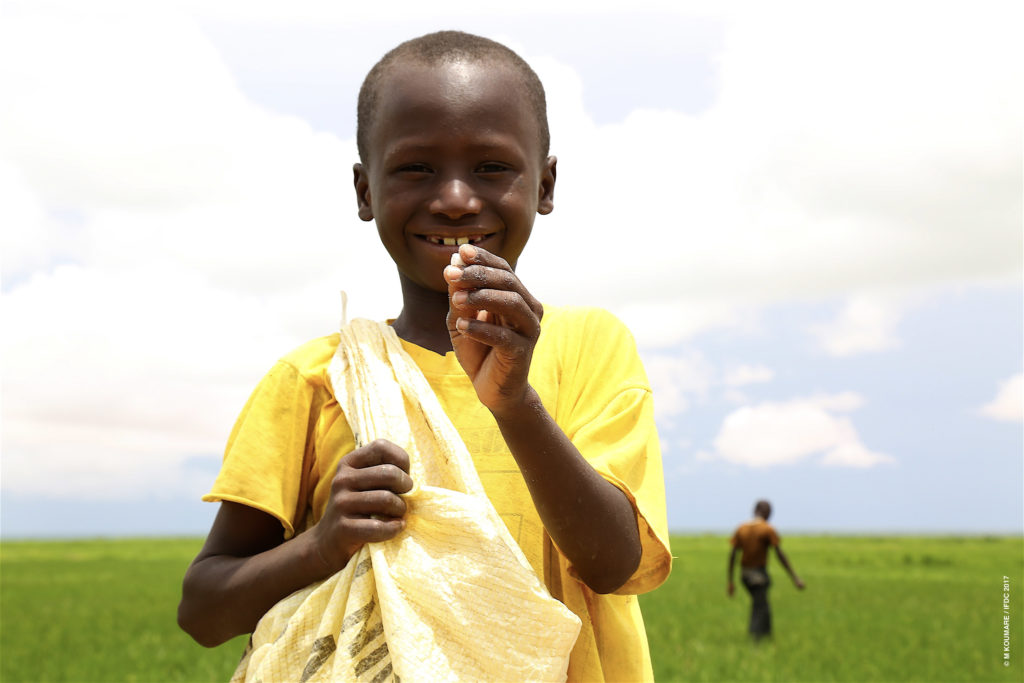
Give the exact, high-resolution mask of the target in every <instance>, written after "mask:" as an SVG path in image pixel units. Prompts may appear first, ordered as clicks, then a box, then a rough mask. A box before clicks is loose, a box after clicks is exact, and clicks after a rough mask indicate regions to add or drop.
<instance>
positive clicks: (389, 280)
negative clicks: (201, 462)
mask: <svg viewBox="0 0 1024 683" xmlns="http://www.w3.org/2000/svg"><path fill="white" fill-rule="evenodd" d="M655 4H657V3H655ZM186 5H187V6H190V7H193V8H199V7H200V4H199V3H186ZM201 5H202V7H201V8H199V9H196V10H195V11H196V12H198V13H199V14H200V15H201V16H203V17H206V18H213V19H215V20H217V21H219V22H225V23H226V24H227V25H229V26H230V27H231V29H232V30H236V31H245V30H253V29H251V28H247V26H246V21H247V20H248V19H252V18H256V19H259V16H258V15H259V14H260V13H261V12H263V13H266V17H270V18H272V19H274V20H275V21H276V20H277V19H278V18H280V16H279V15H280V13H281V9H280V8H281V7H283V5H281V4H280V3H244V4H243V3H231V2H228V3H217V4H216V5H212V4H208V3H202V4H201ZM644 6H645V7H653V5H647V4H645V5H644ZM338 7H340V5H338V4H336V3H307V4H304V5H302V6H299V7H297V8H296V9H295V13H294V14H291V15H289V16H293V17H296V22H297V23H299V24H302V23H308V24H309V25H313V26H315V25H317V24H318V22H319V20H320V19H321V18H322V17H324V16H325V15H326V16H327V17H328V18H330V17H333V18H334V20H336V21H341V20H342V18H343V17H341V10H338V9H337V8H338ZM374 7H376V6H374ZM534 7H540V6H539V5H534ZM708 7H710V5H703V4H698V5H696V6H693V5H687V11H691V12H697V13H698V14H700V13H702V12H710V13H711V14H714V13H715V12H716V11H717V10H708V9H707V8H708ZM816 7H817V6H813V5H812V6H808V7H806V8H802V9H801V11H800V12H799V13H798V14H797V13H790V12H786V11H781V10H777V9H776V8H775V7H773V8H770V9H768V8H766V9H764V10H757V8H756V6H753V5H751V6H750V11H749V13H748V12H747V11H746V9H745V10H744V11H743V12H729V13H726V14H723V15H721V16H722V19H721V20H722V21H723V22H724V23H723V26H724V29H723V30H724V34H725V36H726V40H725V47H724V48H723V51H722V52H721V54H718V55H715V56H714V57H715V61H716V63H718V64H719V65H720V71H719V72H718V74H717V76H718V82H717V84H718V94H719V97H718V99H717V101H716V102H715V103H714V104H713V105H712V106H711V107H710V108H709V109H708V110H706V111H704V112H701V113H699V114H683V113H680V112H674V111H634V112H633V113H632V114H631V115H630V116H629V117H627V118H626V119H625V120H624V121H622V122H620V123H618V124H615V125H608V126H599V125H596V124H595V123H594V122H593V120H592V119H591V117H590V116H589V115H588V114H587V112H586V110H585V108H584V106H583V99H582V92H583V88H584V84H583V82H582V81H581V80H580V78H579V76H578V75H577V73H576V71H575V70H574V69H573V68H572V67H571V65H567V64H564V63H559V62H557V61H554V60H553V59H551V58H549V57H545V56H544V55H538V54H527V55H525V56H526V57H527V58H529V59H530V61H531V62H532V63H534V64H535V66H536V67H537V69H538V71H539V72H540V73H541V76H542V78H544V80H545V82H546V85H547V89H548V93H549V98H550V104H551V124H552V130H553V141H554V145H555V148H554V150H553V151H554V152H555V153H556V154H558V155H559V157H560V162H559V185H558V192H557V193H556V196H557V199H558V201H557V210H556V212H555V214H554V215H553V216H551V217H547V218H545V219H541V220H540V221H539V222H538V225H537V229H536V230H535V233H534V235H535V237H534V243H533V244H531V246H530V248H529V249H528V250H527V253H526V255H525V256H524V261H523V268H522V271H521V272H522V274H523V277H524V281H526V282H527V283H528V285H529V286H530V287H531V288H532V289H535V290H536V291H537V292H538V294H539V295H540V296H541V298H542V299H544V300H546V301H551V302H552V303H561V302H585V303H592V304H593V303H596V304H600V305H604V306H607V307H609V308H612V309H613V310H615V311H617V312H619V313H620V314H621V315H622V317H623V318H624V320H626V322H627V323H628V324H630V325H631V327H632V328H633V329H634V331H635V332H636V336H637V339H638V342H639V343H640V345H641V346H642V347H644V348H647V349H656V348H668V347H669V346H672V345H674V344H675V343H676V342H678V341H679V340H681V339H684V338H686V337H688V336H692V335H693V334H696V333H698V332H700V331H702V330H707V329H711V328H716V327H719V328H720V327H730V328H734V329H739V330H749V329H750V328H751V326H752V325H756V320H757V315H758V308H759V307H760V306H761V305H763V304H764V303H766V302H774V301H780V300H792V299H800V298H806V297H809V296H828V295H834V294H836V293H847V292H849V291H860V290H862V289H863V288H864V287H865V283H869V284H870V285H872V286H875V287H877V288H878V289H879V290H880V291H881V290H885V288H886V287H895V288H898V287H902V286H906V285H908V284H915V283H916V284H922V283H923V284H928V283H937V282H945V281H949V280H957V279H960V280H963V279H968V280H969V279H972V278H998V277H1001V276H1003V275H1005V274H1006V273H1007V272H1019V268H1020V253H1021V249H1020V233H1019V224H1018V220H1019V215H1020V199H1019V185H1020V163H1019V161H1020V128H1019V118H1020V112H1021V106H1020V92H1019V89H1017V88H1013V87H1009V84H1014V83H1017V82H1019V81H1020V78H1019V76H1020V74H1019V73H1018V72H1019V68H1020V67H1019V61H1018V60H1016V59H1014V58H1013V57H1012V54H1011V55H1009V56H1008V54H1007V52H1006V51H1007V50H1009V49H1010V48H1009V47H1008V46H1009V45H1012V40H1008V39H1007V38H1009V37H1012V34H1011V33H1010V32H1011V31H1012V28H1011V27H1012V26H1013V22H1008V21H1000V20H994V19H999V18H998V17H993V16H991V15H988V14H986V13H985V10H984V8H982V9H974V8H972V10H971V12H970V13H968V14H965V15H964V16H960V15H959V14H956V15H953V14H944V13H943V10H941V9H939V8H934V9H933V10H932V11H930V12H929V13H928V16H927V22H926V23H925V24H921V23H920V20H921V19H922V17H920V16H919V14H920V13H919V12H916V11H915V12H907V11H906V10H905V9H901V6H899V5H897V6H895V7H887V9H886V15H887V21H886V22H878V21H876V19H877V17H875V16H873V14H872V13H871V12H865V13H864V14H863V16H862V17H861V16H860V15H855V16H845V15H843V14H834V15H833V14H827V13H826V14H822V12H825V10H823V9H821V8H816ZM203 8H205V9H203ZM359 11H363V10H359ZM391 11H392V10H389V9H385V6H384V5H381V6H380V8H378V9H374V10H373V11H372V12H371V11H370V10H365V12H364V14H356V15H354V14H350V13H349V8H348V6H347V5H346V9H345V10H344V12H345V17H344V19H345V20H351V21H365V22H367V24H366V26H367V28H368V29H372V28H373V27H374V26H375V25H376V24H373V23H372V22H373V21H376V20H377V18H378V17H380V16H381V15H382V14H383V13H385V12H387V13H388V18H392V17H393V15H391V14H390V12H391ZM601 11H609V12H611V11H612V10H611V9H609V8H607V7H605V8H602V9H601ZM857 11H858V12H859V11H860V9H859V8H858V10H857ZM236 12H239V13H240V14H236ZM901 12H903V13H902V14H901ZM4 13H5V14H4V17H3V21H0V89H2V90H3V92H4V96H5V101H4V107H3V108H2V109H0V196H3V197H4V201H3V202H0V225H3V228H4V238H3V245H2V246H3V272H4V297H3V305H4V326H5V332H4V336H3V339H2V349H0V350H2V353H3V363H4V369H3V370H4V376H3V382H4V403H3V419H4V464H3V466H4V476H3V481H4V487H5V488H11V489H14V490H19V491H32V492H44V491H46V490H53V487H60V486H64V485H65V484H64V481H75V479H74V477H79V479H78V481H80V482H83V483H84V482H93V483H94V484H95V486H93V483H90V484H89V485H88V486H85V485H84V484H83V486H82V487H79V488H77V489H76V492H77V493H79V494H81V495H93V494H94V495H104V494H102V493H100V492H101V491H110V492H117V493H118V495H120V492H123V491H126V490H135V491H138V492H139V495H145V486H143V485H141V484H140V482H150V483H152V482H164V483H166V482H172V483H173V482H175V481H177V480H176V479H175V476H176V475H175V472H176V470H175V467H176V464H177V463H180V462H181V461H182V459H183V458H185V457H187V456H188V455H192V454H211V453H219V452H220V450H221V448H222V447H223V439H224V436H225V433H226V430H227V429H228V428H230V423H231V421H232V420H233V417H234V414H235V413H236V411H237V410H238V409H239V408H240V407H241V403H242V401H244V398H245V396H246V395H247V393H248V391H249V390H250V389H251V388H252V386H253V384H254V383H255V381H256V380H257V379H258V377H259V375H260V374H261V373H262V372H263V371H264V370H265V369H266V368H267V367H268V365H269V364H270V363H271V362H272V361H273V359H274V358H275V357H277V356H278V355H280V354H282V353H284V352H285V351H286V350H287V349H288V348H290V347H291V346H293V345H294V344H296V343H298V342H300V341H302V340H304V339H306V338H308V337H312V336H315V335H316V334H320V333H326V332H330V331H331V330H332V329H333V328H334V325H335V321H336V319H337V317H338V305H337V299H336V290H337V289H338V288H339V287H341V286H344V287H346V288H347V289H349V291H350V294H351V295H352V314H353V315H363V316H368V317H375V318H379V317H384V316H386V315H393V314H394V313H395V312H397V310H398V308H399V305H400V304H399V301H400V300H399V297H398V292H397V282H396V278H395V277H394V269H393V265H392V264H391V263H390V262H389V261H388V259H387V256H386V254H385V253H384V252H383V250H382V249H380V247H379V245H378V244H377V241H376V236H375V233H374V230H373V227H372V226H371V225H368V224H363V223H360V222H359V221H358V220H357V219H356V218H355V215H354V201H353V196H352V190H351V189H350V186H351V181H350V172H349V170H348V169H349V164H350V163H351V161H353V160H354V158H355V151H354V145H353V143H352V140H342V139H338V138H337V137H335V136H332V135H327V134H322V133H316V132H314V131H313V130H312V129H311V127H310V126H309V125H307V124H306V123H305V122H304V121H302V120H299V119H297V118H294V117H287V116H282V115H278V114H275V113H274V112H271V111H268V110H266V109H264V108H262V107H260V106H257V105H255V104H254V103H253V102H252V101H250V99H249V98H247V97H246V95H245V94H244V93H243V92H242V90H241V89H240V88H239V86H238V84H237V83H236V80H235V74H233V73H232V72H231V71H230V70H229V69H228V68H227V66H226V65H225V63H224V60H223V59H222V58H221V55H220V54H219V52H218V49H217V46H216V45H215V44H213V43H211V41H210V39H209V38H208V36H207V34H205V33H204V32H203V31H202V30H201V29H200V27H199V26H198V25H197V23H196V21H195V20H194V19H193V18H192V17H191V16H190V15H188V14H183V13H181V12H180V11H178V10H176V9H175V6H174V5H173V4H167V5H165V4H163V3H157V4H151V3H134V2H121V3H98V2H90V3H86V4H82V3H73V2H66V3H56V2H48V3H36V4H28V3H8V4H6V5H5V6H4ZM426 14H430V16H424V15H426ZM239 16H242V17H243V19H241V20H240V19H237V17H239ZM420 16H423V17H424V18H422V20H419V19H417V20H416V21H422V23H416V21H414V22H412V23H411V24H410V35H411V34H412V33H413V32H414V31H415V30H416V28H417V27H421V28H422V29H423V30H427V29H428V28H435V27H436V26H437V24H438V22H440V21H443V20H445V19H446V18H450V15H445V14H444V13H443V11H441V12H437V11H435V9H434V8H433V7H431V9H430V10H429V12H428V11H427V10H421V14H420ZM617 16H627V15H624V14H620V15H617ZM716 16H717V15H716ZM796 17H800V20H799V21H798V20H796ZM659 19H660V20H664V17H663V16H661V15H659ZM648 20H651V19H649V18H648V19H645V18H644V16H641V15H636V16H635V17H633V18H632V19H630V20H629V21H634V22H636V23H635V24H629V23H626V24H624V25H623V26H624V30H628V29H632V28H636V29H638V30H639V29H642V27H643V22H644V21H648ZM682 20H683V19H681V21H682ZM328 25H329V24H328ZM808 27H812V29H813V30H808ZM854 29H855V30H854ZM910 29H913V30H910ZM369 33H372V32H368V34H369ZM908 35H912V36H913V37H914V40H915V41H916V42H915V45H914V46H913V47H914V49H913V50H912V51H907V49H906V48H907V43H906V40H907V36H908ZM567 39H571V36H567ZM864 44H870V45H872V50H871V51H870V52H869V53H865V52H864V50H862V49H861V47H862V45H864ZM950 45H955V46H960V49H951V48H950ZM388 47H390V45H381V46H379V48H380V50H379V51H380V52H383V51H384V50H385V49H387V48H388ZM274 49H277V50H281V51H287V50H288V49H289V45H287V44H282V45H277V46H275V48H274ZM594 49H601V50H604V49H607V46H605V45H598V46H594ZM807 54H813V55H814V59H807V58H806V55H807ZM361 75H362V74H359V75H358V76H357V77H356V79H357V80H358V78H359V77H361ZM644 76H645V77H646V76H647V75H646V74H644ZM668 76H670V75H666V74H661V73H653V74H650V77H651V78H654V79H656V84H652V87H664V86H665V79H666V78H667V77H668ZM295 78H296V79H297V80H300V79H301V78H302V74H295ZM671 85H672V86H673V87H676V86H678V87H686V84H685V83H684V84H674V83H673V84H671ZM531 264H533V265H531ZM883 331H884V330H883ZM890 332H891V330H890ZM840 336H841V335H840ZM861 344H862V345H863V342H861ZM663 355H666V356H667V355H668V354H663ZM659 362H660V361H659ZM664 366H665V368H664V369H665V377H672V378H674V379H675V380H676V382H677V384H675V385H671V386H669V387H668V388H667V389H664V390H662V391H661V394H664V395H663V396H662V397H661V398H660V401H661V407H660V408H659V410H661V411H663V414H664V411H668V414H674V413H678V412H680V411H684V410H686V409H687V407H688V406H689V403H690V401H692V400H694V399H698V400H699V399H700V397H701V396H703V395H704V394H703V393H702V392H706V391H707V387H708V386H710V385H712V384H713V383H714V382H715V381H716V380H715V378H714V372H713V371H712V370H711V369H709V368H707V367H704V366H702V365H701V363H700V361H699V359H697V358H696V357H694V356H686V355H683V356H681V357H679V358H677V359H676V360H674V361H673V360H665V361H664ZM648 369H649V370H651V369H652V368H651V367H650V365H649V366H648ZM655 369H662V368H655ZM652 375H654V372H652ZM770 405H772V404H761V406H760V407H765V406H770ZM783 405H785V404H783ZM812 408H813V409H811V408H807V409H806V410H805V412H806V413H807V417H806V418H805V419H807V420H808V421H809V424H810V426H812V427H814V426H815V425H817V426H818V430H819V431H818V437H816V438H817V441H814V439H810V440H811V441H814V444H812V445H820V444H826V445H823V446H821V448H820V449H819V450H820V451H821V452H828V453H830V455H829V456H827V457H826V459H829V458H831V460H833V461H841V462H846V463H849V462H851V461H866V460H871V458H872V457H875V458H877V457H880V456H875V455H873V454H871V453H869V452H867V451H863V452H859V451H857V450H856V446H857V444H858V443H859V442H858V441H856V440H855V439H853V438H852V437H851V436H850V433H851V432H852V426H849V423H848V421H846V422H845V423H844V420H846V418H837V417H835V416H834V415H831V414H830V413H829V412H828V409H826V408H822V407H821V405H820V404H818V405H817V406H816V407H814V406H812ZM741 410H748V411H754V412H753V413H751V414H750V416H749V417H748V418H747V420H748V423H750V424H755V423H756V424H760V423H759V422H757V420H756V418H757V417H758V415H760V414H761V413H759V412H757V410H758V408H757V407H755V408H750V409H741ZM814 410H817V411H818V413H814ZM738 412H739V411H738ZM736 414H737V413H734V414H733V415H736ZM786 414H787V415H788V414H789V413H788V412H786ZM822 416H824V419H823V418H822ZM730 417H733V416H730ZM815 419H816V420H817V422H815ZM750 420H753V421H754V422H753V423H751V422H750ZM728 424H729V427H730V428H729V429H728V430H726V429H725V428H724V427H725V426H723V432H722V434H721V435H720V436H721V437H722V438H723V439H724V440H723V448H724V450H721V449H720V454H724V453H729V454H730V457H741V456H739V455H735V454H736V453H739V452H740V449H739V448H738V447H737V448H733V447H731V446H729V444H731V443H732V441H730V439H732V440H735V438H738V437H737V436H736V435H737V434H739V435H740V436H742V430H739V431H737V430H738V427H737V424H738V423H737V420H736V419H733V420H732V421H731V422H729V423H728ZM844 424H846V425H847V427H846V428H845V429H846V431H845V432H844V431H843V425H844ZM829 430H831V431H829ZM748 431H749V430H748ZM852 433H853V434H854V435H855V432H852ZM828 434H832V437H831V438H826V437H827V435H828ZM844 434H845V436H843V435H844ZM837 435H838V436H837ZM840 437H843V438H840ZM808 438H810V437H808ZM780 443H782V444H783V445H781V446H779V447H778V448H776V449H775V451H773V452H772V453H770V454H769V455H768V456H766V457H767V459H769V460H770V459H772V458H774V459H778V460H782V461H787V460H793V459H794V458H795V459H800V458H803V457H806V456H805V455H801V454H802V453H804V451H805V450H806V446H804V447H802V448H803V450H801V449H797V450H795V451H794V447H793V446H791V445H790V446H786V445H785V443H784V440H780ZM851 448H852V449H853V450H851ZM794 454H795V455H794ZM39 461H46V462H47V463H48V467H49V468H50V469H52V470H58V471H62V472H67V473H71V474H73V475H74V477H68V478H67V479H65V480H60V478H57V477H52V476H49V477H47V476H43V475H42V474H40V470H39V468H38V465H37V463H38V462H39ZM179 484H180V482H179ZM175 485H177V484H175ZM48 487H49V488H48ZM61 490H63V489H61ZM90 492H91V493H90Z"/></svg>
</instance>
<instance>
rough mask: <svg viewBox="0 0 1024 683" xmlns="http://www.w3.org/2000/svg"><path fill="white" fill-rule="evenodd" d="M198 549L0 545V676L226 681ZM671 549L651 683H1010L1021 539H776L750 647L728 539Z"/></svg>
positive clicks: (227, 654) (655, 617) (230, 657)
mask: <svg viewBox="0 0 1024 683" xmlns="http://www.w3.org/2000/svg"><path fill="white" fill-rule="evenodd" d="M200 543H201V542H200V541H199V540H195V539H189V540H168V539H159V540H156V539H153V540H113V541H73V542H28V541H11V542H4V543H2V544H0V598H2V602H0V643H2V648H0V680H2V681H4V682H9V683H15V682H17V681H27V682H31V683H43V682H47V681H75V682H79V683H87V682H97V683H99V682H105V681H154V682H159V681H226V680H227V679H228V678H229V676H230V675H231V672H232V671H233V670H234V666H235V663H236V662H237V659H238V656H239V654H240V652H241V649H242V647H243V645H244V642H245V638H244V637H243V638H239V639H236V640H235V641H233V642H231V643H229V644H227V645H224V646H222V647H219V648H217V649H214V650H206V649H204V648H202V647H200V646H198V645H196V644H195V643H193V642H192V641H191V640H190V639H189V638H188V636H186V635H185V634H184V633H181V632H180V631H179V630H178V628H177V625H176V623H175V610H176V607H177V601H178V597H179V589H180V583H181V576H182V574H183V572H184V570H185V567H186V566H187V564H188V562H189V560H190V559H191V557H192V556H193V555H194V554H195V552H196V551H197V550H198V548H199V545H200ZM672 543H673V546H672V547H673V552H674V554H675V556H676V564H675V569H674V571H673V574H672V577H671V578H670V579H669V581H668V583H666V584H665V585H664V586H663V587H662V588H660V589H658V590H657V591H655V592H654V593H651V594H649V595H645V596H643V597H642V598H641V601H642V604H643V609H644V615H645V618H646V621H647V628H648V637H649V640H650V644H651V653H652V658H653V660H654V667H655V673H656V676H657V680H658V681H662V682H666V681H737V682H739V681H949V682H954V681H1021V680H1024V668H1022V666H1021V664H1022V662H1024V658H1022V655H1024V644H1022V633H1024V621H1022V617H1024V609H1022V600H1021V596H1022V592H1024V576H1022V574H1024V542H1022V539H1020V538H920V537H914V538H909V537H885V538H868V537H809V536H808V537H799V536H791V537H787V538H786V540H785V543H784V545H785V548H786V550H787V554H788V555H789V557H790V559H791V560H792V562H793V564H794V566H795V567H796V569H797V570H798V571H799V573H800V574H801V577H802V578H803V579H804V580H805V581H806V582H807V585H808V587H807V590H806V591H804V592H798V591H797V590H796V589H795V588H793V586H792V584H790V583H789V581H788V579H787V577H786V576H785V573H784V572H782V571H781V570H779V569H776V570H775V571H774V572H773V579H774V582H775V585H774V587H773V588H772V594H771V598H772V605H773V610H774V614H773V616H774V625H775V632H776V635H775V639H774V641H772V642H770V643H762V644H760V645H756V646H755V645H753V644H751V643H749V642H748V641H747V639H746V637H745V629H746V619H747V616H748V609H749V600H748V598H747V596H746V594H745V592H743V590H742V588H739V590H738V591H737V595H736V597H735V598H733V599H732V600H730V599H728V598H727V597H726V596H725V566H726V560H727V555H728V551H727V548H728V546H727V543H726V540H725V539H724V538H722V537H715V536H675V537H673V539H672ZM1004 576H1007V577H1009V584H1010V590H1009V594H1010V602H1009V610H1010V612H1009V613H1010V627H1011V635H1012V640H1011V643H1010V656H1011V659H1010V666H1008V667H1007V666H1004V665H1003V659H1002V656H1003V621H1002V615H1003V594H1004V589H1003V577H1004Z"/></svg>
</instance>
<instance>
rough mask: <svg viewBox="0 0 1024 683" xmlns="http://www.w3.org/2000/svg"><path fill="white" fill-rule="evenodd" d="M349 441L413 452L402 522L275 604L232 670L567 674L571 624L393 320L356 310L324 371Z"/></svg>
mask: <svg viewBox="0 0 1024 683" xmlns="http://www.w3.org/2000/svg"><path fill="white" fill-rule="evenodd" d="M329 374H330V379H331V384H332V386H333V390H334V395H335V397H336V398H337V400H338V403H339V404H340V405H341V407H342V409H343V410H344V412H345V416H346V418H347V419H348V422H349V425H350V427H351V428H352V432H353V434H354V435H355V443H356V447H360V446H363V445H365V444H367V443H370V442H371V441H373V440H374V439H377V438H384V439H388V440H389V441H392V442H394V443H396V444H398V445H399V446H401V447H402V448H404V449H405V450H406V451H407V452H408V453H409V456H410V461H411V466H410V470H411V471H410V475H411V476H412V479H413V482H414V486H415V487H414V489H413V490H412V491H410V492H409V493H408V494H405V501H406V503H407V505H408V512H407V515H406V522H407V524H406V528H405V530H403V531H402V533H400V534H399V535H398V536H396V537H395V538H393V539H391V540H390V541H386V542H383V543H372V544H368V545H366V546H364V547H363V548H362V549H360V551H359V552H358V553H357V554H356V556H355V557H354V558H352V560H351V561H350V562H349V563H348V565H347V566H346V567H345V569H344V570H342V571H340V572H338V573H337V574H335V575H334V576H332V577H330V578H329V579H327V580H326V581H323V582H320V583H318V584H314V585H312V586H310V587H308V588H305V589H303V590H301V591H298V592H296V593H294V594H292V595H291V596H289V597H287V598H285V599H284V600H282V601H281V602H279V603H278V604H277V605H275V606H274V607H273V608H272V609H271V610H270V611H269V612H268V613H267V614H266V615H265V616H264V617H263V619H262V620H261V621H260V623H259V625H258V626H257V628H256V631H255V632H254V633H253V637H252V642H251V645H250V649H249V650H248V653H247V654H246V656H245V657H244V658H243V660H242V662H241V663H240V664H239V666H238V670H237V671H236V672H235V676H234V678H233V679H232V680H233V681H263V682H265V683H276V682H285V681H298V682H299V683H305V682H306V681H311V682H312V681H372V682H373V683H380V682H383V681H392V680H393V681H402V682H403V683H416V682H417V681H431V682H433V681H474V682H475V681H517V682H518V681H564V680H565V676H566V669H567V667H568V663H569V653H570V651H571V650H572V647H573V644H574V643H575V641H576V637H577V635H578V634H579V630H580V621H579V618H578V617H576V615H574V614H573V613H572V612H570V611H569V610H568V609H567V608H566V607H565V606H564V605H562V603H560V602H558V601H557V600H555V599H554V598H552V597H551V595H550V594H549V593H548V592H547V590H546V589H545V587H544V585H543V584H542V583H541V581H540V580H539V579H538V578H537V576H536V574H535V573H534V571H533V569H532V568H531V567H530V565H529V563H528V562H527V560H526V558H525V557H524V556H523V553H522V551H521V550H520V549H519V546H518V545H517V544H516V542H515V540H513V538H512V537H511V535H510V534H509V533H508V530H507V528H506V527H505V524H504V522H502V521H501V518H500V517H499V516H498V513H497V512H496V511H495V510H494V507H493V506H492V505H491V503H490V501H489V500H488V499H487V496H486V495H485V493H484V490H483V486H482V485H481V483H480V479H479V477H478V475H477V473H476V469H475V468H474V466H473V461H472V458H471V456H470V454H469V451H468V450H467V449H466V447H465V445H464V444H463V442H462V439H461V438H460V437H459V434H458V432H456V430H455V427H454V426H453V425H452V423H451V420H449V419H448V416H447V415H446V414H445V413H444V410H443V409H442V408H441V405H440V403H439V402H438V400H437V397H436V396H435V395H434V392H433V390H432V389H431V388H430V385H429V384H428V383H427V381H426V378H424V377H423V374H422V372H420V370H419V368H418V367H416V364H415V363H414V362H413V360H412V359H411V358H410V357H409V355H408V354H407V353H406V352H405V350H404V349H403V348H402V346H401V342H400V341H399V340H398V337H397V336H396V335H395V333H394V330H392V329H391V327H390V326H388V325H385V324H382V323H375V322H371V321H368V320H353V321H352V322H351V323H350V324H349V325H347V326H345V327H344V328H343V329H342V331H341V341H340V343H339V345H338V350H337V352H336V353H335V355H334V358H333V360H332V362H331V366H330V369H329Z"/></svg>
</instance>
